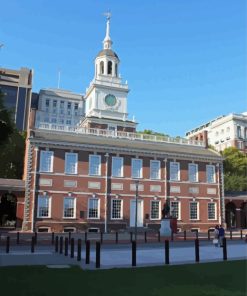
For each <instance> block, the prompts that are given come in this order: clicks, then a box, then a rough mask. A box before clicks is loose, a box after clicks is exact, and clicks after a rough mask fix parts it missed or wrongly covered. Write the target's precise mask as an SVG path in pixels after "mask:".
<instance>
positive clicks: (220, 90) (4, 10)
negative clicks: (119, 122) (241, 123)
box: [0, 0, 247, 136]
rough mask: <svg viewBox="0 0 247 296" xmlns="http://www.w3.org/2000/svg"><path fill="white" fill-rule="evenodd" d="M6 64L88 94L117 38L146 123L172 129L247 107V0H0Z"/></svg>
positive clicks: (135, 106)
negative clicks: (107, 40)
mask: <svg viewBox="0 0 247 296" xmlns="http://www.w3.org/2000/svg"><path fill="white" fill-rule="evenodd" d="M0 7H1V22H0V43H4V47H3V48H1V49H0V67H5V68H14V69H18V68H20V67H29V68H32V69H34V83H33V89H34V91H39V90H40V89H41V88H46V87H57V81H58V70H59V69H61V84H60V87H61V88H64V89H68V90H71V91H75V92H79V93H85V89H86V87H87V86H88V85H89V82H90V81H91V79H92V78H93V74H94V73H93V71H94V58H95V56H96V55H97V53H98V51H100V50H101V48H102V40H103V38H104V35H105V23H106V21H105V18H104V17H103V15H102V14H103V12H105V11H107V10H108V9H110V10H111V12H112V19H111V38H112V40H113V49H114V50H115V51H116V52H117V54H118V55H119V57H120V60H121V65H120V73H121V75H122V77H123V79H124V81H125V80H127V81H128V84H129V87H130V89H131V91H130V93H129V96H128V111H129V114H130V118H132V116H133V115H135V118H136V120H137V121H138V122H139V126H138V129H139V130H143V129H152V130H155V131H159V132H164V133H167V134H170V135H172V136H176V135H180V136H184V134H185V132H186V131H188V130H190V129H192V128H194V127H196V126H198V125H200V124H202V123H205V122H207V121H209V120H211V119H213V118H215V117H217V116H219V115H222V114H228V113H231V112H235V113H240V112H244V111H246V110H247V86H246V81H247V71H246V65H247V63H246V52H247V51H246V49H247V48H246V43H247V40H246V34H247V32H246V31H247V29H246V28H247V22H246V19H247V16H246V11H247V10H246V1H245V0H237V1H233V0H217V1H215V0H152V1H148V0H142V1H141V0H119V1H116V0H115V1H114V0H106V1H104V0H81V1H79V0H77V1H76V0H70V1H65V0H60V1H57V0H53V1H51V0H36V1H33V0H22V1H20V0H18V1H17V0H8V1H4V0H0Z"/></svg>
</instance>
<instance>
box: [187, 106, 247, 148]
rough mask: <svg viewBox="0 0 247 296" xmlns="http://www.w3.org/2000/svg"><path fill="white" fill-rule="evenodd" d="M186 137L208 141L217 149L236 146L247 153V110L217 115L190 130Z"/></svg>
mask: <svg viewBox="0 0 247 296" xmlns="http://www.w3.org/2000/svg"><path fill="white" fill-rule="evenodd" d="M186 138H187V139H195V140H202V141H203V140H205V141H208V144H209V145H212V146H214V147H215V149H216V150H217V151H223V150H224V149H225V148H228V147H236V148H238V149H239V150H240V151H242V152H244V153H247V112H244V113H241V114H235V113H231V114H229V115H223V116H220V117H217V118H215V119H214V120H211V121H210V122H207V123H205V124H203V125H201V126H199V127H197V128H195V129H193V130H191V131H188V132H187V133H186Z"/></svg>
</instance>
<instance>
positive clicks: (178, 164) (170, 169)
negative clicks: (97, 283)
mask: <svg viewBox="0 0 247 296" xmlns="http://www.w3.org/2000/svg"><path fill="white" fill-rule="evenodd" d="M173 163H177V164H178V179H177V180H176V179H171V164H173ZM170 181H174V182H178V181H180V162H177V161H171V162H170Z"/></svg>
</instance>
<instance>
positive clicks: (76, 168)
mask: <svg viewBox="0 0 247 296" xmlns="http://www.w3.org/2000/svg"><path fill="white" fill-rule="evenodd" d="M69 154H73V155H75V156H76V165H75V172H74V173H70V172H67V171H66V170H67V157H68V155H69ZM64 173H65V174H66V175H77V174H78V153H72V152H66V153H65V164H64Z"/></svg>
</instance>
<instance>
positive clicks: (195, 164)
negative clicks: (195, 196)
mask: <svg viewBox="0 0 247 296" xmlns="http://www.w3.org/2000/svg"><path fill="white" fill-rule="evenodd" d="M192 165H193V166H196V180H195V181H192V180H190V166H192ZM188 175H189V176H188V177H189V178H188V179H189V182H190V183H198V179H199V178H198V164H197V163H189V167H188Z"/></svg>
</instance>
